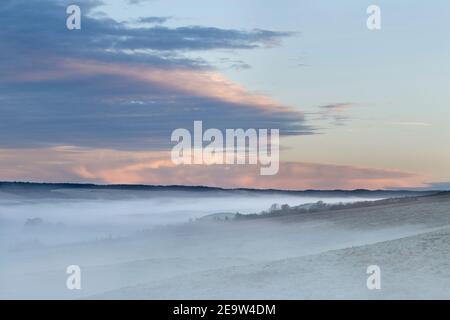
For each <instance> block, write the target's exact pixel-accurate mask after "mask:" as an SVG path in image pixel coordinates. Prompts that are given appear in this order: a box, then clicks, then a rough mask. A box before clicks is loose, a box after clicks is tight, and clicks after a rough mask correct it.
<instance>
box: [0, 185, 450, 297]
mask: <svg viewBox="0 0 450 320" xmlns="http://www.w3.org/2000/svg"><path fill="white" fill-rule="evenodd" d="M31 189H32V190H31V191H30V190H29V189H26V190H22V189H20V190H15V189H14V190H3V189H2V191H1V192H0V257H1V260H0V298H2V299H12V298H25V299H29V298H39V299H50V298H57V299H80V298H82V299H84V298H88V299H92V298H93V299H130V298H137V299H265V298H267V299H269V298H274V299H304V298H305V299H313V298H324V299H331V298H338V299H347V298H356V299H391V298H400V299H403V298H412V299H415V298H437V299H441V298H450V291H449V290H448V289H447V288H449V287H450V271H449V270H450V268H449V267H450V196H449V195H448V194H445V193H441V194H439V195H420V196H418V195H414V197H411V198H407V199H406V200H403V201H399V202H395V201H394V202H392V203H384V202H379V203H376V205H368V206H364V207H358V208H348V209H342V210H327V211H319V212H312V213H305V214H290V215H281V216H271V215H268V216H266V217H263V218H258V219H248V218H244V219H238V220H234V219H233V218H232V216H233V214H234V213H236V212H240V213H242V214H248V213H259V212H261V211H263V210H267V209H268V208H269V207H270V206H271V204H273V203H278V204H289V205H291V206H293V205H299V204H305V203H313V202H317V201H318V200H323V201H325V202H327V203H338V202H347V203H352V202H355V201H363V200H376V199H382V198H388V197H389V196H387V195H386V194H376V193H374V194H366V193H363V194H358V193H356V194H353V195H349V194H336V195H335V196H332V195H331V196H330V194H329V193H323V194H314V195H311V194H309V195H306V194H298V193H292V194H291V193H282V192H281V193H280V192H266V193H264V192H262V193H259V192H251V191H242V190H241V191H233V192H231V191H224V190H212V191H211V190H206V191H205V190H196V191H193V190H175V191H174V190H157V191H155V190H152V191H148V190H147V191H145V190H144V191H143V190H122V189H118V190H111V189H105V190H103V189H95V188H94V189H89V188H78V189H77V188H61V189H57V188H52V189H51V190H50V189H45V190H42V189H38V190H35V189H33V188H31ZM392 196H393V195H392ZM392 196H391V197H392ZM396 196H398V195H396ZM224 213H227V214H224ZM211 214H218V215H213V216H208V215H211ZM205 216H207V217H206V218H202V217H205ZM218 217H219V218H218ZM224 217H226V218H224ZM69 265H78V266H80V268H81V284H82V287H81V290H68V289H67V287H66V279H67V277H68V275H67V274H66V268H67V266H69ZM369 265H378V266H379V267H380V268H381V289H380V290H368V289H367V286H366V280H367V277H368V275H367V274H366V268H367V266H369Z"/></svg>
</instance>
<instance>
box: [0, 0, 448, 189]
mask: <svg viewBox="0 0 450 320" xmlns="http://www.w3.org/2000/svg"><path fill="white" fill-rule="evenodd" d="M30 3H32V4H30ZM70 3H75V4H79V5H80V7H81V8H82V13H83V16H82V29H81V30H77V31H68V30H67V29H65V19H66V17H67V15H66V14H65V12H64V8H65V6H66V5H67V4H68V2H66V1H53V0H42V1H32V2H29V1H21V0H16V1H10V0H7V1H4V2H3V3H2V4H1V5H0V17H1V21H3V22H2V24H4V26H3V28H2V31H0V37H1V38H2V43H3V50H2V53H0V56H1V58H2V59H1V61H2V62H0V70H1V71H2V74H3V75H0V90H1V91H0V111H1V113H2V116H3V119H4V121H3V123H2V125H1V126H0V133H1V134H2V136H3V137H4V139H3V141H1V143H0V148H1V149H0V155H1V157H0V168H2V172H3V176H2V177H0V178H2V179H4V180H33V181H36V180H46V181H89V182H106V183H119V182H120V183H158V184H173V183H174V184H208V185H221V186H255V187H279V188H299V189H302V188H325V189H330V188H331V189H332V188H356V187H361V188H364V187H367V188H389V187H428V186H432V183H437V182H440V183H445V182H447V181H450V167H449V166H448V163H449V162H450V152H449V151H448V148H446V144H447V141H449V139H450V129H448V125H447V123H448V119H449V118H450V111H449V110H450V109H449V105H448V104H449V101H450V93H449V92H450V91H449V90H448V89H447V86H448V83H449V80H450V79H449V78H450V63H449V61H450V60H449V58H450V43H449V41H448V21H450V4H449V3H448V2H446V1H433V3H432V4H431V3H426V2H423V1H395V2H393V1H376V2H372V1H339V2H337V1H299V0H298V1H264V2H262V1H216V0H214V1H192V0H191V1H172V0H165V1H157V0H148V1H145V0H142V1H125V0H124V1H119V0H117V1H112V0H111V1H103V4H102V3H100V2H98V1H87V0H83V1H78V2H77V1H71V2H70ZM371 4H376V5H378V6H379V7H380V8H381V17H382V28H381V30H377V31H370V30H368V29H367V27H366V19H367V14H366V8H367V7H368V6H369V5H371ZM142 18H144V19H142ZM145 18H147V20H146V21H150V23H142V22H143V21H145ZM140 19H142V20H140ZM131 53H132V54H131ZM217 79H219V80H217ZM219 93H220V94H219ZM194 120H203V121H204V122H205V123H206V125H207V126H210V127H216V128H221V129H223V128H239V127H244V128H250V127H252V128H253V127H254V128H263V127H270V128H272V127H274V128H280V129H281V133H282V140H281V141H282V154H281V160H282V161H283V162H284V163H285V166H283V164H281V168H282V169H281V170H280V175H279V176H278V177H274V178H273V179H272V180H273V181H272V180H264V181H262V180H261V179H262V178H261V177H253V176H252V175H253V171H252V170H251V169H247V168H239V169H238V168H236V169H234V168H233V169H232V171H233V174H231V177H230V178H229V179H223V175H224V171H223V170H225V169H226V170H229V168H225V169H224V168H212V167H199V168H196V169H195V170H194V171H196V173H195V175H194V176H192V177H189V176H188V175H187V174H186V173H187V172H190V171H192V168H190V169H187V168H185V169H183V168H173V167H172V166H171V165H170V164H169V163H168V162H165V160H167V159H165V156H164V152H166V151H167V150H169V149H170V147H171V145H170V142H169V139H168V137H170V132H171V131H172V130H173V129H175V128H178V127H190V126H192V122H193V121H194ZM30 154H32V155H34V156H35V157H36V158H37V159H40V160H39V161H37V162H38V163H29V162H28V161H27V159H29V155H30ZM155 161H156V163H159V165H156V166H155V165H152V163H154V162H155ZM164 163H166V164H167V165H164ZM283 168H284V169H283ZM234 171H236V172H234ZM293 174H295V175H298V176H296V178H295V181H296V182H295V183H294V182H292V181H291V180H290V178H291V177H292V175H293ZM242 176H245V177H246V178H245V179H243V178H240V177H242Z"/></svg>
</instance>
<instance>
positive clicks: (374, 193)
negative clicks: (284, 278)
mask: <svg viewBox="0 0 450 320" xmlns="http://www.w3.org/2000/svg"><path fill="white" fill-rule="evenodd" d="M74 189H75V190H80V191H83V190H85V191H107V190H118V191H120V190H123V191H174V192H176V191H180V192H202V193H203V192H206V193H211V192H212V193H214V192H221V193H227V194H232V193H235V192H237V193H258V194H285V195H298V196H301V195H304V196H311V197H366V198H383V197H405V196H424V195H433V194H436V193H438V192H443V191H408V190H366V189H356V190H276V189H250V188H235V189H225V188H218V187H207V186H185V185H139V184H108V185H98V184H83V183H36V182H0V192H7V193H15V194H18V193H28V194H30V193H49V192H50V193H52V192H53V191H55V190H74Z"/></svg>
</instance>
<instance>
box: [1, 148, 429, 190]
mask: <svg viewBox="0 0 450 320" xmlns="http://www.w3.org/2000/svg"><path fill="white" fill-rule="evenodd" d="M0 168H8V169H7V170H6V169H3V170H2V171H1V172H0V179H1V180H26V181H29V180H32V181H49V182H68V181H69V182H93V183H108V184H118V183H120V184H158V185H172V184H177V185H208V186H218V187H226V188H237V187H246V188H265V189H266V188H273V189H298V190H301V189H357V188H366V189H383V188H393V187H405V188H408V187H423V186H426V185H425V184H424V183H423V181H426V177H425V176H423V175H420V174H414V173H408V172H403V171H396V170H384V169H373V168H361V167H354V166H338V165H331V164H319V163H300V162H282V163H280V170H279V173H278V174H277V175H274V176H261V175H260V174H259V173H260V172H259V168H258V167H257V166H250V165H244V166H243V165H231V166H224V165H211V166H207V165H189V166H188V165H181V166H175V165H174V164H173V163H172V162H171V160H170V155H169V153H168V152H126V151H116V150H109V149H81V148H74V147H58V148H50V149H16V150H0Z"/></svg>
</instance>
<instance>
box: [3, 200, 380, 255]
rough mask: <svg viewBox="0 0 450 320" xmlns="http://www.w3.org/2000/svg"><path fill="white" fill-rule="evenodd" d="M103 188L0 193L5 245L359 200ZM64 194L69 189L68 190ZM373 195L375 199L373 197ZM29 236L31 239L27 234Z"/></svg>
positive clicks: (75, 238) (105, 234) (70, 239)
mask: <svg viewBox="0 0 450 320" xmlns="http://www.w3.org/2000/svg"><path fill="white" fill-rule="evenodd" d="M114 193H117V192H111V194H108V195H106V194H105V193H102V195H101V197H100V199H83V196H84V195H79V194H77V192H76V191H74V192H73V195H72V196H71V197H68V198H54V199H52V198H47V197H43V198H39V197H36V196H35V197H33V198H25V197H8V195H5V194H2V197H1V198H0V228H1V231H2V234H3V236H2V238H3V239H2V246H4V245H6V244H9V245H15V244H17V243H18V242H19V243H20V242H25V241H27V238H29V236H30V237H31V238H32V239H33V240H35V241H36V240H39V241H41V242H44V243H49V242H50V243H52V244H54V243H60V242H63V243H68V242H77V241H81V240H92V239H98V238H104V237H117V236H126V235H128V234H130V233H133V232H138V231H142V230H145V229H149V228H152V227H154V226H158V225H167V224H176V223H185V222H188V221H190V220H195V219H197V218H200V217H203V216H206V215H209V214H214V213H223V212H230V213H236V212H239V213H241V214H249V213H259V212H261V211H263V210H268V209H269V207H270V206H271V205H272V204H274V203H277V204H280V205H281V204H288V205H290V206H293V205H300V204H305V203H313V202H317V201H319V200H321V201H324V202H327V203H338V202H355V201H363V200H368V199H364V198H359V197H345V198H337V197H330V198H324V197H304V196H290V195H283V194H281V195H280V194H265V195H260V194H250V195H249V194H245V195H236V194H234V195H228V194H223V193H221V194H211V193H207V194H206V195H203V194H202V193H200V192H196V193H195V192H193V193H186V192H180V193H177V192H169V193H167V192H163V193H159V192H154V193H152V192H150V193H149V194H148V196H142V195H139V196H135V197H133V195H131V196H130V194H127V195H126V197H122V196H118V197H117V198H115V195H114ZM65 194H66V195H67V194H69V195H70V192H67V191H65ZM370 200H374V199H370ZM28 240H29V239H28Z"/></svg>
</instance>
